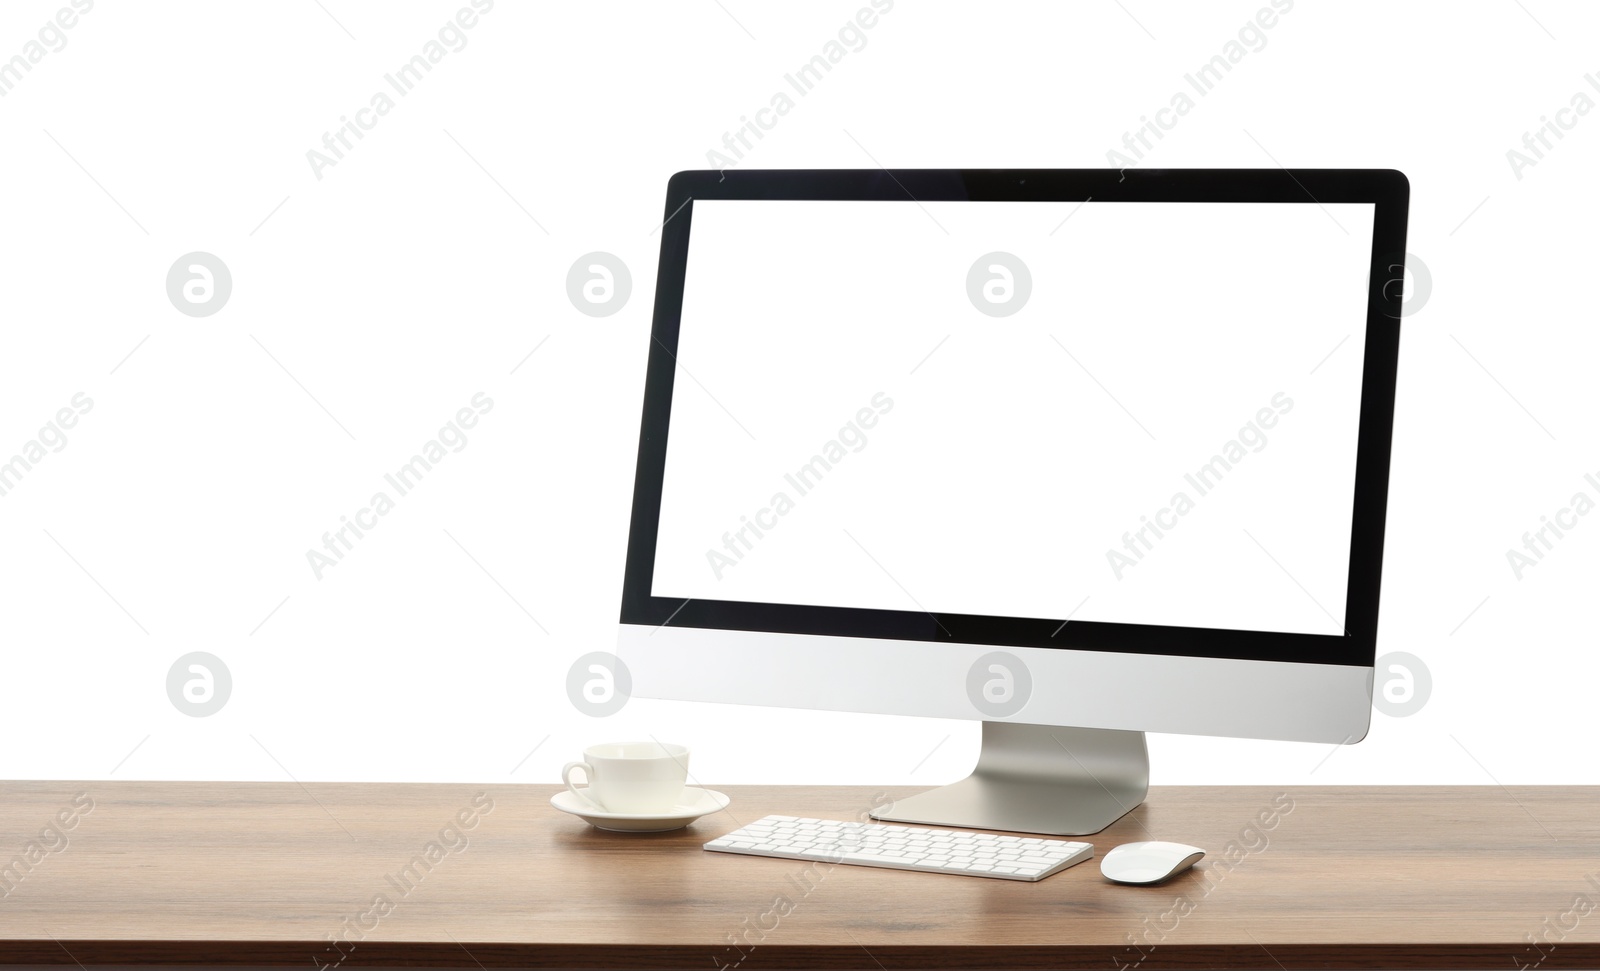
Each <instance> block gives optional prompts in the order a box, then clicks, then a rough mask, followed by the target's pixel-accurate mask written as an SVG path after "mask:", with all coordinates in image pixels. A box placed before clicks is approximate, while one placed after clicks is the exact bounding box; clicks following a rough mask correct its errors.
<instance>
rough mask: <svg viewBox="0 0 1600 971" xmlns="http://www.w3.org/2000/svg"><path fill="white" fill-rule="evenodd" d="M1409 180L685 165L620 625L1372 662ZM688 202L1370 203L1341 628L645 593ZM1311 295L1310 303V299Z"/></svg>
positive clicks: (1360, 172) (647, 396) (650, 380)
mask: <svg viewBox="0 0 1600 971" xmlns="http://www.w3.org/2000/svg"><path fill="white" fill-rule="evenodd" d="M1409 196H1410V186H1409V183H1408V181H1407V180H1406V177H1405V175H1404V174H1402V173H1400V172H1398V171H1395V170H1392V169H1293V170H1289V169H1164V170H1163V169H1152V170H1124V171H1118V170H1116V169H1033V170H1019V169H896V170H886V169H837V170H752V171H739V170H728V171H723V172H718V171H686V172H679V173H677V174H675V175H674V176H672V178H671V179H670V180H669V181H668V184H667V201H666V206H665V209H664V213H663V215H664V217H665V222H664V223H663V224H662V226H661V259H660V267H659V271H658V274H657V278H656V302H655V317H654V323H653V325H652V328H651V338H652V339H651V342H650V352H649V361H648V365H647V368H646V375H645V392H644V407H643V417H642V420H641V423H640V433H639V455H638V463H637V467H636V471H635V479H634V496H633V514H632V521H631V526H630V530H629V537H628V553H627V565H626V568H625V573H624V578H623V593H622V613H621V620H622V623H623V624H628V625H644V626H651V627H659V626H666V625H669V624H670V626H672V627H679V628H710V629H720V630H737V631H767V632H778V633H790V634H818V635H832V636H841V637H865V638H888V639H895V640H904V641H928V642H943V643H964V644H981V645H1005V646H1013V647H1042V648H1058V649H1071V650H1084V651H1107V652H1116V653H1131V654H1150V655H1165V656H1190V657H1215V658H1236V659H1243V660H1261V661H1294V662H1306V663H1316V664H1338V665H1354V666H1367V667H1370V666H1372V664H1373V662H1374V651H1375V644H1376V640H1377V626H1378V592H1379V584H1380V576H1381V571H1382V566H1383V532H1384V521H1385V513H1386V507H1387V498H1388V487H1389V461H1390V444H1391V439H1392V435H1393V422H1394V395H1395V374H1396V367H1397V363H1398V358H1399V344H1400V317H1401V302H1402V299H1403V294H1402V292H1401V279H1402V274H1403V268H1404V264H1405V255H1404V254H1405V234H1406V215H1407V206H1408V201H1409ZM695 199H825V200H901V201H904V200H907V199H915V200H921V201H947V200H953V201H963V200H971V201H1065V202H1079V201H1084V200H1088V199H1093V200H1095V201H1099V202H1263V203H1283V202H1288V203H1303V204H1306V205H1316V204H1326V203H1371V204H1373V205H1374V218H1373V234H1372V254H1371V262H1370V272H1369V278H1368V290H1367V292H1368V301H1367V320H1366V326H1367V331H1366V340H1365V356H1364V361H1363V365H1362V369H1363V373H1362V383H1361V416H1360V426H1359V437H1358V443H1357V447H1356V477H1355V490H1354V515H1353V518H1352V520H1351V544H1350V563H1349V574H1348V589H1347V596H1346V616H1345V633H1344V634H1342V635H1320V634H1298V633H1280V632H1270V631H1240V630H1222V629H1214V628H1196V627H1168V626H1160V625H1145V624H1122V623H1104V622H1097V621H1077V620H1074V621H1072V622H1070V623H1066V624H1065V625H1063V623H1062V618H1019V617H990V616H980V615H971V614H944V613H940V614H929V613H924V612H922V611H907V610H880V609H862V608H853V607H823V606H811V605H797V604H767V603H752V602H743V601H721V600H698V599H695V600H688V601H685V600H683V599H682V598H666V597H655V596H652V595H651V593H650V589H651V582H652V576H653V572H654V564H655V552H656V538H657V534H658V527H659V523H660V512H661V491H662V479H663V474H664V470H665V466H666V454H667V434H668V428H667V424H668V418H669V416H670V413H671V402H672V392H673V380H674V377H675V376H676V354H677V348H678V332H679V325H680V322H681V321H680V315H681V311H682V304H683V289H684V276H685V270H686V266H687V259H688V252H689V233H690V228H691V225H692V223H693V218H694V204H693V200H695ZM1308 299H1315V298H1314V297H1308Z"/></svg>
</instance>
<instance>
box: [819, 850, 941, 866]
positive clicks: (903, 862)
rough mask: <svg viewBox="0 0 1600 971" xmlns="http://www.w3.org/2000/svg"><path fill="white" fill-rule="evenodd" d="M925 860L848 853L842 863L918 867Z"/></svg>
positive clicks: (911, 857) (909, 857)
mask: <svg viewBox="0 0 1600 971" xmlns="http://www.w3.org/2000/svg"><path fill="white" fill-rule="evenodd" d="M922 859H923V858H922V857H918V856H879V855H877V854H874V853H846V854H844V856H842V857H840V858H839V862H840V863H859V864H865V865H867V866H901V867H909V866H916V865H917V863H919V862H920V861H921V860H922Z"/></svg>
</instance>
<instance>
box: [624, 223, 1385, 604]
mask: <svg viewBox="0 0 1600 971" xmlns="http://www.w3.org/2000/svg"><path fill="white" fill-rule="evenodd" d="M1080 205H1081V210H1080ZM1372 215H1373V207H1372V206H1371V205H1330V206H1325V207H1322V206H1318V205H1316V204H1314V203H1312V202H1310V201H1306V202H1305V203H1296V204H1291V205H1265V204H1249V203H1246V204H1234V205H1224V204H1216V205H1204V204H1184V203H1124V204H1116V203H1103V202H1090V203H1087V204H1082V203H1081V202H1060V203H1038V204H1026V203H1015V202H987V203H976V202H939V201H923V202H913V201H910V200H905V201H895V202H871V203H864V202H837V201H834V202H809V201H807V202H798V201H788V202H780V203H772V202H754V203H751V202H731V201H705V202H700V203H697V204H696V205H695V212H694V220H693V230H692V233H691V235H690V241H689V262H688V269H687V273H686V282H685V289H684V300H683V314H682V320H683V322H682V325H681V329H680V334H679V340H678V343H677V346H676V348H675V351H674V356H675V358H676V360H677V362H678V364H679V365H680V366H681V370H680V371H679V375H678V379H677V381H676V383H675V384H674V386H673V396H672V420H671V424H670V426H669V429H668V439H667V442H668V445H667V462H666V473H665V476H664V486H663V490H662V515H661V529H660V539H659V542H658V546H657V549H656V563H655V567H656V568H655V582H654V585H653V587H652V591H653V593H654V594H655V595H656V596H658V597H670V598H679V597H690V598H696V599H702V600H746V601H755V602H758V603H763V602H764V603H800V604H821V605H828V606H839V607H876V608H880V609H898V610H928V611H933V612H936V613H964V614H982V615H988V616H1001V617H1034V618H1043V619H1051V620H1065V619H1066V618H1068V617H1069V616H1070V617H1072V618H1073V619H1076V620H1086V621H1108V622H1118V623H1143V624H1163V625H1167V626H1190V627H1214V628H1222V629H1229V630H1271V631H1288V632H1297V633H1308V634H1334V635H1337V634H1340V633H1342V632H1343V627H1344V618H1345V591H1346V580H1347V577H1348V569H1347V567H1348V561H1349V550H1350V517H1351V508H1352V505H1353V495H1354V491H1353V490H1354V478H1355V475H1354V469H1355V454H1356V438H1357V435H1356V432H1357V423H1358V419H1359V413H1360V397H1361V378H1362V375H1361V363H1362V350H1363V344H1364V339H1365V333H1364V326H1365V321H1366V309H1367V288H1368V274H1369V266H1370V263H1371V252H1372ZM995 247H999V248H1001V249H1002V250H1004V251H1005V252H1006V253H1007V254H1008V255H1010V256H1012V257H1015V258H1016V259H1017V260H1020V261H1021V263H1022V265H1023V267H1025V272H1026V274H1027V278H1026V279H1027V282H1024V280H1023V279H1022V278H1020V277H1019V278H1017V279H1013V280H1012V281H1011V284H1010V286H1011V288H1012V289H1011V292H1010V293H1009V294H1008V300H1009V301H1010V304H1011V305H1012V306H1020V309H1019V310H1016V311H1014V312H1013V313H1012V314H1009V315H1006V316H1003V317H994V316H990V315H987V314H985V313H983V312H982V311H981V310H980V309H979V308H978V305H975V304H974V302H973V300H972V299H971V298H970V296H969V292H968V287H969V278H970V275H969V269H970V268H971V267H972V266H973V265H974V264H975V263H977V264H980V271H979V275H978V279H979V280H981V281H987V282H985V283H984V285H985V286H993V285H995V281H997V280H998V279H999V276H998V274H997V273H996V272H995V271H994V270H992V269H991V267H993V266H994V265H995V264H991V263H988V262H986V257H987V255H988V254H990V253H992V252H994V251H995V249H994V248H995ZM1008 272H1010V271H1008ZM1024 287H1026V289H1027V293H1026V296H1024V295H1023V293H1022V289H1023V288H1024ZM979 299H980V301H983V303H982V306H991V305H992V301H989V299H988V298H987V297H984V296H982V295H981V294H980V297H979ZM691 375H692V377H691ZM711 389H715V397H713V396H712V394H711ZM879 393H882V394H883V395H884V396H885V399H884V404H885V406H886V409H885V408H879V407H873V408H872V409H871V411H872V412H874V416H873V418H872V419H871V420H872V422H873V428H872V429H871V430H870V431H869V430H865V429H863V428H861V427H859V426H856V427H854V428H847V427H844V426H848V425H854V424H855V422H856V418H857V415H858V413H859V409H860V408H861V407H862V406H863V405H866V404H868V403H869V402H870V401H872V400H874V399H876V397H877V395H878V394H879ZM1274 399H1277V400H1279V401H1280V402H1281V406H1280V407H1273V406H1272V405H1271V402H1272V401H1273V400H1274ZM1263 408H1266V409H1267V412H1268V419H1267V420H1268V423H1269V424H1270V425H1271V427H1270V428H1263V427H1261V426H1260V425H1259V424H1257V418H1258V415H1259V414H1260V411H1261V409H1263ZM1280 411H1281V413H1280ZM878 412H881V414H878ZM1247 426H1248V427H1247ZM1158 430H1159V433H1158ZM836 435H837V436H839V438H840V442H839V444H840V446H841V447H842V448H843V452H842V457H841V458H840V459H839V461H838V463H837V465H835V466H833V467H832V468H828V467H827V463H828V455H827V454H826V452H827V450H826V448H825V446H824V444H823V443H824V442H826V441H828V440H829V439H832V438H834V436H836ZM1236 436H1243V437H1244V439H1245V441H1243V442H1237V443H1236V448H1238V449H1240V451H1238V452H1229V455H1231V456H1233V458H1235V459H1236V460H1237V463H1236V464H1234V465H1232V467H1231V468H1230V467H1229V459H1228V457H1226V456H1224V457H1223V459H1222V461H1220V462H1217V463H1216V464H1215V465H1214V466H1210V467H1209V469H1210V471H1207V472H1205V473H1204V474H1205V475H1206V478H1205V479H1204V480H1203V481H1202V480H1201V479H1200V475H1201V474H1202V469H1204V468H1206V467H1207V463H1210V462H1212V461H1213V458H1214V457H1215V456H1218V455H1221V454H1222V453H1224V452H1228V451H1229V450H1228V449H1227V447H1226V444H1225V443H1227V442H1229V441H1234V440H1235V439H1236ZM1269 450H1270V451H1269ZM819 454H821V455H822V457H823V462H821V463H817V464H816V465H814V466H813V465H810V463H811V462H812V461H813V457H814V456H816V455H819ZM834 454H840V453H834ZM857 455H859V456H860V457H859V458H857V457H856V456H857ZM806 469H809V471H804V472H803V470H806ZM802 474H804V475H805V476H806V478H805V479H802V478H801V476H802ZM1186 475H1192V476H1194V477H1195V481H1196V482H1200V483H1201V484H1200V485H1196V484H1194V483H1191V482H1190V481H1188V480H1187V479H1186ZM1219 477H1220V478H1219ZM797 483H798V484H797ZM778 492H781V493H783V495H784V496H785V497H787V501H789V502H792V503H793V504H794V509H793V510H790V511H787V512H784V513H778V512H777V510H776V508H774V510H773V512H772V513H768V514H765V515H762V516H760V518H755V519H754V522H755V524H756V527H757V529H758V530H760V531H761V533H762V535H760V536H759V537H757V536H756V535H755V531H752V530H750V528H749V527H748V525H747V523H748V522H749V521H750V520H749V519H747V518H746V517H751V518H753V517H755V516H756V515H757V514H759V513H760V511H761V510H762V509H764V508H767V507H768V504H774V503H775V504H776V505H777V506H784V504H785V500H779V499H775V497H774V494H775V493H778ZM1177 493H1182V494H1183V495H1184V496H1186V497H1187V500H1188V502H1190V503H1191V504H1192V508H1189V507H1187V506H1184V507H1183V508H1184V509H1185V512H1184V513H1183V514H1181V515H1179V514H1178V513H1177V512H1176V511H1175V510H1173V509H1172V506H1173V504H1174V495H1175V494H1177ZM1177 505H1179V506H1182V501H1179V502H1178V503H1177ZM1164 509H1165V510H1168V512H1166V513H1165V514H1162V513H1161V510H1164ZM1157 515H1161V517H1162V520H1163V521H1165V522H1167V523H1168V524H1169V525H1170V526H1171V529H1170V530H1159V532H1160V534H1161V535H1159V536H1157V535H1156V532H1153V531H1152V530H1151V528H1150V527H1149V526H1148V525H1146V523H1147V521H1148V519H1149V517H1153V516H1157ZM763 522H765V523H768V524H770V525H771V529H770V531H768V530H765V529H763V528H762V524H763ZM1159 525H1160V523H1159V521H1158V522H1157V527H1158V529H1159ZM741 530H742V531H743V532H742V534H741V535H740V536H739V537H737V538H736V537H734V536H732V535H731V534H733V533H735V532H740V531H741ZM1141 531H1142V540H1143V543H1141V542H1140V540H1139V539H1134V537H1133V535H1132V534H1134V533H1141ZM725 534H728V539H727V540H724V535H725ZM1125 535H1126V536H1128V538H1129V539H1130V540H1131V541H1132V542H1133V544H1134V545H1133V546H1132V548H1131V549H1130V548H1128V547H1126V546H1125V545H1124V542H1125V541H1124V536H1125ZM730 543H731V545H732V548H731V550H730V549H729V548H728V545H727V544H730ZM746 544H748V545H749V549H748V551H746V549H745V546H746ZM1146 544H1147V545H1146ZM1258 544H1259V545H1258ZM710 551H715V552H716V553H718V554H719V555H720V556H722V557H725V558H726V560H725V561H718V565H719V566H720V575H719V572H718V570H715V569H713V567H712V562H711V560H710V558H709V557H708V552H710ZM1112 551H1115V552H1116V554H1117V555H1118V556H1120V557H1122V558H1123V559H1121V560H1118V561H1117V567H1116V569H1113V565H1112V560H1111V558H1110V557H1109V556H1108V554H1109V553H1110V552H1112ZM734 554H737V555H738V556H739V559H738V560H734V559H733V556H734ZM1135 556H1137V557H1138V559H1137V560H1135V558H1134V557H1135ZM1119 571H1120V573H1119Z"/></svg>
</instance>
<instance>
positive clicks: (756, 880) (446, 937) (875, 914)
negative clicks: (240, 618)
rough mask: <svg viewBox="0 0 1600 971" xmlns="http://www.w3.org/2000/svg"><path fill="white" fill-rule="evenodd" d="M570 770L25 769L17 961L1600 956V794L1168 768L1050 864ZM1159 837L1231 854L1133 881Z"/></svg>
mask: <svg viewBox="0 0 1600 971" xmlns="http://www.w3.org/2000/svg"><path fill="white" fill-rule="evenodd" d="M554 791H555V788H554V787H551V786H542V785H513V784H501V783H486V784H483V785H391V784H344V783H338V784H334V783H312V784H307V785H305V786H301V785H298V784H295V783H284V784H278V783H158V782H86V783H69V782H10V783H0V894H3V897H0V963H5V964H13V965H15V964H34V965H67V966H69V967H70V966H73V965H83V966H85V967H87V966H90V965H108V964H116V965H198V964H207V965H219V966H220V965H227V966H232V967H247V966H284V965H290V966H296V967H313V968H321V969H328V968H332V967H373V966H408V967H465V968H476V967H482V968H500V967H526V968H623V967H649V968H694V969H700V971H731V969H735V968H737V969H748V971H757V969H769V968H836V969H862V971H889V969H901V968H973V969H976V968H998V967H1005V968H1097V969H1108V971H1129V969H1135V968H1136V969H1140V971H1146V969H1157V968H1204V967H1241V968H1263V969H1268V971H1274V969H1291V968H1294V969H1299V968H1424V967H1426V968H1445V967H1454V968H1498V969H1506V968H1511V969H1523V971H1532V969H1534V968H1538V969H1540V971H1544V969H1557V968H1580V967H1588V968H1593V967H1600V812H1597V811H1596V810H1597V808H1600V787H1511V788H1500V787H1481V788H1480V787H1448V786H1446V787H1398V788H1395V787H1391V788H1359V787H1314V788H1313V787H1288V788H1284V789H1273V788H1261V787H1236V788H1235V787H1228V788H1223V787H1166V788H1161V787H1158V788H1155V789H1153V790H1152V791H1151V794H1150V798H1149V801H1148V802H1147V803H1146V804H1145V805H1144V806H1142V807H1140V808H1139V809H1137V810H1135V812H1134V813H1133V814H1131V815H1130V816H1128V817H1126V818H1124V819H1123V820H1121V821H1119V822H1118V823H1117V824H1116V825H1114V826H1112V827H1111V828H1110V829H1108V830H1106V831H1105V832H1103V833H1100V834H1099V835H1097V836H1093V837H1086V839H1088V840H1089V841H1090V842H1092V843H1094V845H1095V851H1096V859H1095V860H1091V861H1089V862H1086V863H1082V864H1079V865H1078V866H1075V867H1073V868H1071V869H1068V870H1066V871H1064V872H1062V873H1059V874H1057V875H1055V876H1052V877H1050V878H1048V879H1046V880H1043V881H1041V882H1039V883H1018V882H1012V881H1007V880H992V879H981V878H977V877H963V876H954V875H943V874H926V873H906V872H899V871H893V870H880V869H873V868H867V867H851V866H831V867H830V866H828V865H826V864H805V863H798V862H791V861H784V860H768V859H757V858H751V857H739V856H730V855H725V854H716V853H707V852H704V851H702V850H701V849H700V844H701V843H703V842H705V841H706V840H709V839H711V838H713V837H715V836H719V835H721V834H722V833H724V832H727V831H729V830H731V829H735V828H737V827H738V826H739V825H741V824H742V823H744V822H748V821H750V820H754V819H757V818H759V817H761V816H764V815H767V814H770V813H782V814H786V815H792V816H817V817H823V818H829V819H851V818H857V817H860V816H861V815H862V814H863V813H865V811H866V810H867V809H868V808H869V807H871V806H872V805H873V804H874V803H875V801H879V800H882V799H883V798H885V797H886V796H887V797H888V798H893V797H895V796H898V795H904V794H907V793H908V792H910V791H913V790H889V789H882V790H874V789H870V788H854V787H852V788H804V787H780V786H729V787H725V788H723V789H722V791H724V792H727V793H728V794H729V795H730V796H732V799H733V802H732V804H731V805H730V806H729V808H728V809H727V810H726V811H725V812H722V813H719V814H717V815H715V816H711V817H707V818H705V819H702V820H700V821H699V822H697V823H695V824H694V825H693V826H690V827H689V828H688V829H685V830H681V831H679V832H676V833H669V834H660V835H646V836H635V835H619V834H611V833H603V832H599V831H596V830H594V829H591V828H590V827H588V826H587V825H585V824H584V823H583V822H581V821H580V820H577V819H575V818H573V817H570V816H567V815H565V814H563V813H560V812H558V811H556V810H555V809H554V808H552V807H551V806H550V805H549V798H550V796H551V794H552V793H553V792H554ZM1140 839H1165V840H1176V841H1179V842H1185V843H1193V844H1195V845H1198V846H1201V847H1204V848H1206V849H1207V850H1208V851H1209V855H1208V856H1207V858H1206V859H1205V860H1204V861H1202V862H1201V863H1200V864H1199V866H1197V867H1196V868H1195V869H1194V870H1192V871H1190V872H1188V873H1186V874H1184V875H1182V876H1180V877H1178V878H1177V879H1175V880H1173V881H1172V882H1170V883H1169V884H1167V885H1165V886H1160V887H1148V888H1144V887H1124V886H1116V885H1113V884H1110V883H1107V882H1106V881H1105V880H1104V878H1102V877H1101V875H1100V870H1099V861H1098V858H1099V857H1100V856H1103V855H1104V854H1105V852H1106V851H1107V850H1109V849H1110V848H1111V847H1113V846H1115V845H1117V844H1119V843H1124V842H1129V841H1133V840H1140Z"/></svg>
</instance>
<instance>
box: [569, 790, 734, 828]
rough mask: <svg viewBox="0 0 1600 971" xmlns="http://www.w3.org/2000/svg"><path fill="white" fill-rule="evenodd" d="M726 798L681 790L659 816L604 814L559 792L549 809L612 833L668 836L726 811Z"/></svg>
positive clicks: (714, 794) (702, 791)
mask: <svg viewBox="0 0 1600 971" xmlns="http://www.w3.org/2000/svg"><path fill="white" fill-rule="evenodd" d="M729 801H730V800H729V799H728V797H727V796H725V795H723V794H722V793H720V792H718V791H716V790H715V789H701V788H699V787H698V786H684V787H683V797H682V798H681V799H679V800H678V804H677V805H676V806H674V807H673V808H672V809H670V810H667V811H666V812H658V813H603V812H600V811H599V810H598V809H595V808H593V807H592V806H590V805H589V803H587V802H585V801H584V800H582V799H580V798H578V797H577V796H575V795H573V794H572V792H571V791H570V790H567V789H562V790H561V791H560V792H558V793H556V794H555V795H553V796H551V797H550V805H552V806H554V807H556V808H557V809H559V810H561V811H562V812H564V813H571V814H572V815H574V816H577V817H578V818H579V819H581V820H583V821H584V822H586V823H589V824H591V825H592V826H594V828H595V829H603V830H606V831H607V832H611V833H670V832H672V831H673V830H675V829H682V828H684V827H685V826H687V825H689V824H690V823H692V822H694V821H695V820H697V819H699V818H700V817H701V816H704V815H706V814H708V813H714V812H718V811H720V810H722V809H725V808H727V805H728V803H729Z"/></svg>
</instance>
